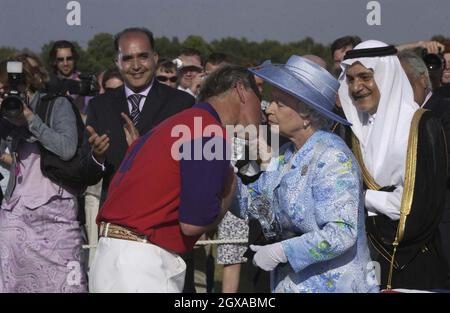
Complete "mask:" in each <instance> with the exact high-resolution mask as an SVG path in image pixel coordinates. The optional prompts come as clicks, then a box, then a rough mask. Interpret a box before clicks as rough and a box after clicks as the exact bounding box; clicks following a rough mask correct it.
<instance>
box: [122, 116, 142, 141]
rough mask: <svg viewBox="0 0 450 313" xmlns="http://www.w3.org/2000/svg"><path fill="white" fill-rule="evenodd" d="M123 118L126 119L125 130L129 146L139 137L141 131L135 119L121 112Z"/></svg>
mask: <svg viewBox="0 0 450 313" xmlns="http://www.w3.org/2000/svg"><path fill="white" fill-rule="evenodd" d="M121 115H122V118H123V119H124V120H125V125H123V131H124V132H125V138H126V140H127V143H128V146H131V145H132V144H133V142H134V141H135V140H136V139H138V138H139V131H138V130H137V128H136V126H134V124H133V121H131V119H130V118H129V117H128V115H126V114H125V113H121Z"/></svg>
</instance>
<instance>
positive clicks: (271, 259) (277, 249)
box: [250, 242, 287, 271]
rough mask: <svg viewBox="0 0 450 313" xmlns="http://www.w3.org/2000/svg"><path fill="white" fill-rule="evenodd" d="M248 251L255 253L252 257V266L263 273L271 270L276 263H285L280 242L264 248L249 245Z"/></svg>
mask: <svg viewBox="0 0 450 313" xmlns="http://www.w3.org/2000/svg"><path fill="white" fill-rule="evenodd" d="M250 249H252V250H253V251H255V252H256V253H255V255H254V256H253V264H255V265H256V266H258V267H260V268H262V269H263V270H265V271H271V270H273V269H274V268H275V267H277V265H278V263H286V262H287V257H286V255H285V254H284V250H283V246H282V245H281V243H280V242H276V243H273V244H270V245H265V246H255V245H250Z"/></svg>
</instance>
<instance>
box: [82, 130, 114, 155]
mask: <svg viewBox="0 0 450 313" xmlns="http://www.w3.org/2000/svg"><path fill="white" fill-rule="evenodd" d="M86 130H87V132H88V134H89V144H90V145H91V149H92V154H93V156H94V157H95V159H96V160H97V161H98V162H99V163H103V162H105V159H106V151H107V150H108V148H109V137H108V135H106V134H104V135H101V136H99V134H97V132H96V131H95V129H94V128H93V127H92V126H86Z"/></svg>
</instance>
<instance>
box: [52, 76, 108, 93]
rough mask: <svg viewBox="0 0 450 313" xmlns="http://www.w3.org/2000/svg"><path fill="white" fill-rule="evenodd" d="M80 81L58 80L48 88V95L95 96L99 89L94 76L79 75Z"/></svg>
mask: <svg viewBox="0 0 450 313" xmlns="http://www.w3.org/2000/svg"><path fill="white" fill-rule="evenodd" d="M79 79H80V80H74V79H58V80H57V81H55V82H53V83H51V84H50V85H49V87H48V93H49V94H54V95H62V96H65V95H66V94H67V93H69V94H71V95H80V96H95V95H97V94H98V92H99V90H100V87H99V85H98V81H97V77H96V76H95V75H90V74H89V75H80V76H79Z"/></svg>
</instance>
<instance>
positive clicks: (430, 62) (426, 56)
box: [422, 49, 445, 91]
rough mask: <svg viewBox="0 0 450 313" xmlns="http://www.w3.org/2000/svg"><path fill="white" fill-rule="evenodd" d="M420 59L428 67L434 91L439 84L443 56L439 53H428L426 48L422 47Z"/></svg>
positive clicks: (442, 68)
mask: <svg viewBox="0 0 450 313" xmlns="http://www.w3.org/2000/svg"><path fill="white" fill-rule="evenodd" d="M422 60H423V62H424V63H425V65H426V67H427V69H428V74H429V76H430V81H431V85H432V91H436V89H437V88H439V86H440V85H441V77H442V71H443V70H444V67H445V58H444V56H443V55H442V54H441V53H438V54H435V53H428V52H427V50H426V49H424V50H422Z"/></svg>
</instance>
